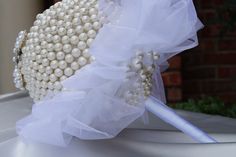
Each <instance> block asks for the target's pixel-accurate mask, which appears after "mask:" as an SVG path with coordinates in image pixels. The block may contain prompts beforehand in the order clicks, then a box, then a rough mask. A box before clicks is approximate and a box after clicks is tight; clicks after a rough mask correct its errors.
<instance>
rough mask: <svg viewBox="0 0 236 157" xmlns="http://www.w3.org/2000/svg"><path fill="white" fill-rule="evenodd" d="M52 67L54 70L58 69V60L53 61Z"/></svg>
mask: <svg viewBox="0 0 236 157" xmlns="http://www.w3.org/2000/svg"><path fill="white" fill-rule="evenodd" d="M50 67H51V68H52V69H56V68H57V67H58V62H57V61H56V60H53V61H51V63H50Z"/></svg>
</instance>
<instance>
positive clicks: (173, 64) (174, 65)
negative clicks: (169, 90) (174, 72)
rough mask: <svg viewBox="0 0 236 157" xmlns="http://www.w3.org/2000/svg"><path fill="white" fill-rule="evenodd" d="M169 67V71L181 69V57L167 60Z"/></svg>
mask: <svg viewBox="0 0 236 157" xmlns="http://www.w3.org/2000/svg"><path fill="white" fill-rule="evenodd" d="M168 62H169V64H170V66H169V69H180V68H181V57H180V56H175V57H173V58H171V59H169V60H168Z"/></svg>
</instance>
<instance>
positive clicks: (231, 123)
mask: <svg viewBox="0 0 236 157" xmlns="http://www.w3.org/2000/svg"><path fill="white" fill-rule="evenodd" d="M32 104H33V102H32V100H31V99H30V98H29V97H28V96H27V94H25V93H12V94H8V95H3V96H0V157H80V156H81V157H163V156H164V157H166V156H167V157H169V156H170V157H172V156H173V157H209V156H214V157H231V156H232V157H235V156H236V119H231V118H226V117H221V116H210V115H205V114H201V113H191V112H186V111H177V112H178V114H179V115H181V116H182V117H184V118H185V119H187V120H189V121H190V122H192V123H193V124H195V125H196V126H198V127H200V128H201V129H203V130H204V131H207V132H209V133H210V135H212V136H213V137H214V138H215V139H217V141H218V142H219V143H217V144H197V143H195V142H194V141H193V140H192V139H190V138H189V137H188V136H186V135H184V134H183V133H181V132H179V131H178V130H176V129H175V128H173V127H172V126H169V125H168V124H165V123H164V122H162V121H161V120H160V119H158V118H156V117H154V116H153V115H151V114H150V115H149V118H150V122H149V124H147V125H144V124H143V122H142V120H141V119H139V120H137V121H136V122H134V123H133V124H132V125H130V127H129V128H127V129H125V130H124V131H123V132H122V133H121V134H120V135H119V136H118V137H116V138H114V139H111V140H97V141H82V140H79V139H74V140H73V141H72V143H71V144H70V145H69V146H68V147H66V148H59V147H55V146H50V145H46V144H38V143H33V142H31V143H29V142H27V143H26V142H23V141H22V140H21V139H19V137H17V134H16V132H15V122H16V121H17V120H19V119H20V118H23V117H24V116H26V115H27V114H29V113H30V112H31V107H32Z"/></svg>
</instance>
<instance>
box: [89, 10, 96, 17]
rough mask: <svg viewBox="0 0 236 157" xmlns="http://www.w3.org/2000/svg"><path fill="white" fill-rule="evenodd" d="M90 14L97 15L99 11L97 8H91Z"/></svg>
mask: <svg viewBox="0 0 236 157" xmlns="http://www.w3.org/2000/svg"><path fill="white" fill-rule="evenodd" d="M89 14H90V15H93V14H97V10H96V9H95V8H91V9H89Z"/></svg>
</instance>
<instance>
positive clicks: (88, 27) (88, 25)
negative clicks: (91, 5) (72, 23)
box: [84, 23, 92, 31]
mask: <svg viewBox="0 0 236 157" xmlns="http://www.w3.org/2000/svg"><path fill="white" fill-rule="evenodd" d="M84 29H85V30H86V31H89V30H90V29H92V24H91V23H85V24H84Z"/></svg>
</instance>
